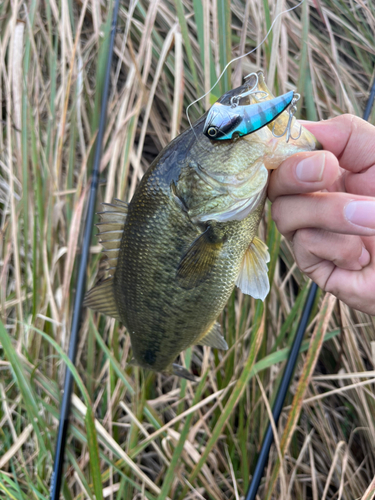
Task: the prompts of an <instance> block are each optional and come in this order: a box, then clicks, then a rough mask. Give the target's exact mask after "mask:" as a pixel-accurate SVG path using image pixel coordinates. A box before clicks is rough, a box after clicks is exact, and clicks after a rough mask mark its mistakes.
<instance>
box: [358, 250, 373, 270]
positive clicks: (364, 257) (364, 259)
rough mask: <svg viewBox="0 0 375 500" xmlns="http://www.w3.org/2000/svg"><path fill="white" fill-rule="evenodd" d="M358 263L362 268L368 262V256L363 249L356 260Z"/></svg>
mask: <svg viewBox="0 0 375 500" xmlns="http://www.w3.org/2000/svg"><path fill="white" fill-rule="evenodd" d="M358 262H359V263H360V265H361V266H362V267H365V266H367V264H368V263H369V262H370V254H369V252H368V251H367V250H366V248H365V247H363V248H362V253H361V256H360V258H359V259H358Z"/></svg>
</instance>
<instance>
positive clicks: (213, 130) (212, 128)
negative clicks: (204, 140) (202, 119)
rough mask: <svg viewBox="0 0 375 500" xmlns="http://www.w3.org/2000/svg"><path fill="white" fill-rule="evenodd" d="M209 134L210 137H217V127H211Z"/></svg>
mask: <svg viewBox="0 0 375 500" xmlns="http://www.w3.org/2000/svg"><path fill="white" fill-rule="evenodd" d="M207 133H208V135H209V136H210V137H216V135H217V130H216V128H215V127H210V128H209V129H208V130H207Z"/></svg>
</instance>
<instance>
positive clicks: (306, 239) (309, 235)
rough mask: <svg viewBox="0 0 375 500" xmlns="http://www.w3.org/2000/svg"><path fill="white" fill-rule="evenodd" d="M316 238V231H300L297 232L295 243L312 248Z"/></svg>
mask: <svg viewBox="0 0 375 500" xmlns="http://www.w3.org/2000/svg"><path fill="white" fill-rule="evenodd" d="M315 238H316V230H314V229H308V228H306V229H299V230H298V231H296V233H295V235H294V238H293V243H294V244H295V245H299V246H303V247H308V248H311V245H312V243H314V240H315Z"/></svg>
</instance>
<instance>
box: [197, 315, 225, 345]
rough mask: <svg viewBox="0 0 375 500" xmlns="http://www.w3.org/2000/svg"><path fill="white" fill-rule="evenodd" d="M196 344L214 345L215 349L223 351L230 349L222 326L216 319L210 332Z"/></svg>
mask: <svg viewBox="0 0 375 500" xmlns="http://www.w3.org/2000/svg"><path fill="white" fill-rule="evenodd" d="M196 345H206V346H209V347H214V348H215V349H222V350H223V351H226V350H227V349H228V344H227V343H226V341H225V339H224V337H223V335H222V331H221V326H220V324H219V323H218V322H217V321H215V323H214V324H213V325H212V327H211V328H210V329H209V330H208V332H207V333H206V334H205V335H204V336H203V337H202V338H201V339H199V341H198V342H197V343H196Z"/></svg>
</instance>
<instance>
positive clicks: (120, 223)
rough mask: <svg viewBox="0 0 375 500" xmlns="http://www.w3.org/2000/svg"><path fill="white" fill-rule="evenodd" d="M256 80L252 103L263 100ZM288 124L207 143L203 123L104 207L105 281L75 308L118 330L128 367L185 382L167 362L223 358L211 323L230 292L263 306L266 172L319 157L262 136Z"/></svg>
mask: <svg viewBox="0 0 375 500" xmlns="http://www.w3.org/2000/svg"><path fill="white" fill-rule="evenodd" d="M257 76H258V81H257V89H258V90H259V91H262V93H263V95H264V94H266V97H262V101H264V99H266V100H269V99H272V98H273V96H272V94H271V93H270V92H269V90H268V88H267V86H266V84H265V83H264V79H263V74H262V73H261V72H259V73H258V75H257ZM250 87H251V82H246V83H245V85H242V86H241V87H239V88H237V89H234V90H232V91H230V92H228V93H226V94H225V95H224V96H222V97H221V99H220V100H219V103H220V104H221V105H223V106H228V105H229V104H230V102H231V99H232V98H233V96H237V95H239V94H242V93H245V92H246V91H248V89H249V88H250ZM288 119H289V115H288V113H286V112H282V113H281V114H280V115H279V117H278V118H277V119H276V120H274V121H272V122H271V123H270V124H269V125H267V126H265V127H263V128H261V129H259V130H257V131H255V132H253V133H252V134H251V135H244V136H243V137H238V138H236V139H234V140H232V141H215V140H211V139H210V138H208V137H206V136H205V135H204V134H203V129H204V125H205V120H206V116H203V117H202V118H201V119H200V120H198V122H197V123H196V124H194V126H193V129H188V130H187V131H185V132H184V133H182V134H181V135H179V136H178V137H176V138H175V139H174V140H173V141H172V142H171V143H170V144H169V145H168V146H167V147H166V148H164V149H163V151H162V152H161V153H160V154H159V156H158V157H157V158H156V159H155V160H154V162H153V163H152V164H151V166H150V168H149V169H148V171H147V172H146V173H145V175H144V176H143V178H142V180H141V182H140V184H139V186H138V187H137V189H136V191H135V193H134V196H133V198H132V200H131V201H130V203H129V205H127V204H126V203H125V202H122V201H120V200H114V201H113V202H112V203H111V204H105V210H104V211H103V212H101V214H100V218H101V222H100V223H99V225H98V226H99V229H100V233H99V237H100V241H101V244H102V245H103V247H104V252H105V253H106V254H107V257H108V263H109V270H108V272H109V277H108V278H107V279H106V280H104V281H101V282H99V283H97V284H96V285H95V286H94V287H93V288H92V289H91V290H90V291H89V292H88V293H87V294H86V297H85V302H84V304H85V305H86V306H88V307H90V308H92V309H94V310H96V311H100V312H102V313H104V314H107V315H108V316H111V317H114V318H116V319H118V320H119V321H121V322H122V323H123V324H124V325H125V326H126V329H127V331H128V332H129V335H130V338H131V344H132V349H133V356H134V364H138V365H140V366H141V367H143V368H146V369H151V370H155V371H159V372H164V373H174V374H175V375H178V376H181V377H185V378H190V379H191V378H192V375H191V374H190V373H189V372H188V371H187V370H185V369H184V368H183V367H180V366H178V365H176V364H174V361H175V359H176V357H177V356H178V355H179V353H180V352H181V351H183V350H184V349H186V348H187V347H189V346H192V345H207V346H211V347H215V348H217V349H227V343H226V342H225V339H224V338H223V335H222V332H221V327H220V324H219V323H218V322H217V317H218V315H219V314H220V313H221V311H222V310H223V308H224V306H225V304H226V302H227V300H228V298H229V296H230V294H231V292H232V290H233V288H234V287H235V285H237V286H238V287H239V288H240V289H241V290H242V292H243V293H247V294H250V295H252V296H253V297H255V298H260V299H262V300H264V299H265V297H266V295H267V293H268V291H269V282H268V276H267V262H268V261H269V254H268V251H267V247H266V245H265V244H264V243H263V242H262V241H261V240H260V239H259V238H258V237H257V236H256V233H257V229H258V225H259V221H260V218H261V216H262V212H263V207H264V203H265V199H266V189H267V182H268V169H270V168H276V167H277V166H278V165H279V164H280V163H281V162H282V161H283V160H284V159H285V158H287V157H288V156H290V155H292V154H293V153H297V152H300V151H310V150H314V149H316V148H318V147H319V145H318V143H317V142H316V140H315V138H314V137H313V136H312V135H311V134H310V133H309V132H308V131H306V130H305V129H303V131H302V134H301V136H300V138H299V139H298V140H296V141H293V143H290V144H287V143H286V141H285V139H283V138H280V139H276V138H275V137H274V136H273V135H272V132H271V130H272V128H275V130H276V131H277V132H279V131H280V130H284V129H285V125H286V123H287V122H288ZM293 120H294V122H295V119H294V118H293ZM294 122H293V123H292V124H291V126H292V127H293V126H294V125H293V124H294Z"/></svg>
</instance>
